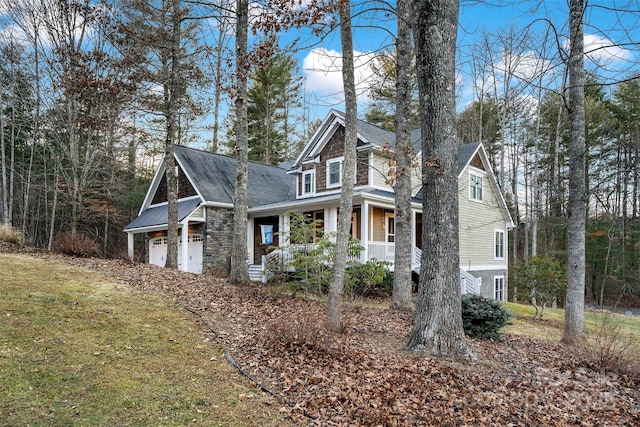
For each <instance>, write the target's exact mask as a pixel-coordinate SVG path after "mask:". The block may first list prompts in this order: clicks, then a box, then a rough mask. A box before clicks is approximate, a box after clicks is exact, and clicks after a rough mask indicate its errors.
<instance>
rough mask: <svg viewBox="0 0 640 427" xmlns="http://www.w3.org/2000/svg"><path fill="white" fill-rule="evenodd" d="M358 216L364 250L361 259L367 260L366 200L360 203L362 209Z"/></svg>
mask: <svg viewBox="0 0 640 427" xmlns="http://www.w3.org/2000/svg"><path fill="white" fill-rule="evenodd" d="M360 216H361V217H362V218H361V222H362V224H361V225H360V228H361V232H360V235H361V236H362V239H361V242H362V246H363V247H364V250H363V251H362V256H363V261H364V262H367V261H368V260H369V202H367V201H366V200H364V201H363V203H362V209H360Z"/></svg>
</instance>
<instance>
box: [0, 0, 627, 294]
mask: <svg viewBox="0 0 640 427" xmlns="http://www.w3.org/2000/svg"><path fill="white" fill-rule="evenodd" d="M276 3H277V7H276V5H275V4H276ZM369 3H370V6H365V5H364V3H363V4H360V3H356V2H354V3H353V5H352V7H353V8H355V9H357V10H358V13H356V14H354V15H355V16H357V17H358V18H353V19H360V21H358V22H359V23H360V24H362V22H363V18H362V17H363V16H365V15H366V16H368V17H369V18H370V21H368V22H375V21H374V20H375V19H376V17H378V18H379V19H380V20H381V21H386V18H384V19H383V17H384V16H386V15H385V14H388V13H395V11H394V10H393V9H390V8H389V6H386V5H385V4H383V3H379V4H378V3H376V2H369ZM258 6H259V7H263V8H264V10H269V9H268V8H269V7H271V8H273V10H277V8H278V7H279V8H283V9H284V8H288V10H289V12H290V14H286V13H280V14H279V15H278V16H279V19H280V20H277V19H274V15H273V14H269V13H264V14H263V15H262V19H260V17H256V16H253V17H252V18H251V20H250V26H251V29H250V32H251V31H252V30H253V38H252V41H251V43H250V49H249V50H250V52H249V53H248V63H249V66H248V69H247V70H246V73H247V77H248V92H247V100H248V102H247V107H248V108H247V116H248V135H249V151H248V156H249V159H251V160H257V161H262V162H267V163H271V164H279V163H280V162H282V161H285V160H287V159H292V158H294V157H295V156H296V155H297V154H298V152H299V150H300V148H301V146H302V145H303V144H304V143H305V142H306V141H307V139H308V137H309V135H311V134H312V132H313V130H314V129H315V127H316V126H317V125H318V123H317V120H313V119H316V117H314V115H313V108H312V103H311V102H310V100H309V97H310V95H309V94H308V93H307V92H305V90H304V78H303V76H302V74H301V72H300V70H299V67H298V65H297V61H296V60H294V57H293V54H294V52H296V50H297V49H301V47H300V46H299V45H295V44H291V43H286V44H285V43H282V42H280V34H281V32H283V31H291V28H295V25H297V24H300V23H301V22H303V21H304V20H306V21H304V22H312V23H313V31H314V34H315V36H316V37H317V39H318V40H322V38H323V37H325V36H326V35H327V34H330V33H332V32H334V31H337V29H336V28H337V26H336V23H335V20H333V21H332V20H331V19H322V20H320V19H312V18H310V16H309V14H311V13H312V12H309V10H311V9H308V10H307V12H304V13H307V15H304V13H303V12H302V11H300V10H296V9H295V8H294V7H293V6H292V5H290V4H288V3H287V2H286V1H283V2H270V4H269V5H266V4H256V5H255V6H254V7H258ZM463 6H465V7H469V8H472V7H473V4H472V2H468V4H467V5H464V2H463ZM0 11H1V12H2V15H1V17H0V19H1V21H0V22H1V24H0V26H1V27H2V28H3V31H2V33H1V36H0V222H1V223H4V224H9V225H11V226H13V227H15V228H16V229H18V230H20V231H21V232H22V233H23V235H24V236H25V238H26V240H27V242H28V243H29V244H30V245H34V246H40V247H46V248H49V249H52V248H54V247H55V245H56V242H58V241H61V240H64V239H65V238H69V237H68V236H73V237H74V238H75V236H77V235H78V234H81V235H83V236H86V237H88V238H89V239H90V240H91V241H92V242H94V243H95V245H96V246H95V247H96V249H97V251H98V252H99V254H101V255H103V256H109V257H118V256H125V254H126V235H125V234H124V233H123V232H122V229H123V228H124V226H125V225H126V224H127V223H128V222H129V221H130V220H131V219H132V218H134V217H135V216H136V215H137V212H138V209H139V207H140V205H141V203H142V199H143V197H144V195H145V192H146V190H147V186H148V184H149V182H150V180H151V178H152V176H153V173H154V171H155V166H156V165H157V162H158V160H159V158H160V157H161V155H162V153H163V152H164V144H165V138H166V135H165V131H166V127H165V123H166V121H167V117H168V114H169V104H170V102H169V101H170V98H171V97H170V96H169V95H170V89H172V87H171V85H170V78H171V76H172V75H173V76H174V77H176V76H178V80H177V86H173V90H174V91H175V90H176V88H177V90H178V91H179V92H180V96H179V102H178V104H177V106H176V108H177V122H178V124H177V127H176V138H175V142H176V143H179V144H184V145H191V146H196V147H199V148H203V149H206V150H211V151H215V152H221V153H227V154H231V155H233V154H234V152H235V149H234V146H235V123H236V121H235V111H234V107H233V106H234V102H235V88H236V76H237V72H236V71H235V68H234V67H235V47H234V42H235V35H234V29H235V21H234V20H235V13H236V12H235V3H225V2H217V3H216V2H206V1H205V2H197V3H196V2H193V3H192V2H186V1H180V2H177V7H176V4H173V3H172V2H168V1H162V2H160V1H158V2H150V1H143V0H120V1H118V0H113V1H103V2H94V1H78V0H72V1H56V0H44V1H38V2H35V1H30V0H19V1H9V0H0ZM329 12H330V13H334V12H335V11H334V10H331V11H329ZM329 12H327V16H330V13H329ZM497 13H499V12H497ZM618 13H619V14H624V13H627V14H634V13H635V14H639V13H640V12H639V11H638V10H635V9H634V8H633V7H630V6H628V5H627V6H626V7H622V8H621V9H620V10H619V11H618ZM176 16H177V17H178V21H179V22H180V25H181V38H180V40H179V51H178V55H179V58H180V61H179V63H180V67H179V69H176V70H173V69H172V67H171V49H170V47H171V43H169V41H170V38H171V34H172V31H171V30H172V25H173V23H174V22H175V21H176V20H175V17H176ZM538 18H540V19H538ZM542 18H543V17H542ZM542 18H541V17H533V16H532V19H531V21H532V23H533V22H534V20H536V19H537V20H538V21H539V20H541V19H542ZM542 20H543V19H542ZM624 23H625V21H624V20H622V19H619V20H618V21H617V22H616V23H615V24H616V25H618V26H620V27H621V29H624ZM356 27H357V25H356ZM565 27H566V26H565ZM565 27H554V26H552V25H547V26H546V27H540V26H533V25H531V26H527V27H523V28H515V27H513V26H511V27H505V28H497V29H493V30H491V31H489V30H486V31H483V32H481V35H480V36H479V37H477V38H476V39H475V41H474V42H473V43H472V45H466V46H460V47H459V54H458V55H459V58H458V62H459V63H465V64H467V65H468V64H471V66H469V67H467V68H466V69H467V70H468V71H467V72H468V73H469V75H468V76H466V77H467V80H468V81H472V82H474V83H473V84H472V89H473V93H474V100H473V101H472V102H470V103H469V104H467V105H466V106H465V107H464V108H462V109H460V111H459V116H458V124H457V131H458V135H459V139H460V142H471V141H481V142H483V143H484V144H485V146H486V148H487V150H488V152H489V156H490V160H491V162H492V167H493V169H494V172H495V173H496V176H497V178H498V182H499V184H500V186H501V187H502V189H503V191H504V192H505V194H506V195H507V201H508V204H509V206H510V209H511V213H512V216H513V218H514V221H515V223H516V224H517V228H516V229H515V230H513V232H512V233H510V261H511V262H512V263H518V262H521V261H523V260H527V259H528V258H529V257H531V256H535V255H549V256H551V257H553V258H555V259H557V260H560V261H562V262H565V261H566V258H567V252H566V251H567V246H566V241H567V239H566V236H567V230H566V223H567V215H568V197H569V194H568V191H567V187H568V179H569V175H568V170H569V169H568V142H569V121H568V114H567V108H566V104H567V101H566V96H565V95H566V92H567V79H566V75H567V47H566V46H564V45H563V43H562V39H563V36H566V34H568V29H567V28H565ZM541 28H543V29H541ZM628 30H629V31H627V38H626V39H620V40H615V41H613V38H612V39H611V40H609V41H610V44H609V45H608V46H603V45H598V46H595V45H594V46H592V47H591V48H590V47H589V46H587V47H585V55H586V56H587V59H588V60H589V61H590V62H589V64H590V65H589V67H587V68H588V76H587V79H586V82H585V114H586V134H585V140H586V146H587V150H586V153H585V154H586V170H587V176H586V185H587V191H588V194H589V198H588V207H587V226H586V232H587V234H586V236H587V237H586V238H587V241H586V288H587V298H588V300H589V301H593V302H602V301H601V300H602V299H604V302H605V303H608V304H613V303H616V302H617V301H618V299H619V298H620V297H624V298H623V299H622V300H621V303H624V304H632V303H637V302H638V301H639V300H640V298H639V297H640V219H639V214H640V200H639V192H640V188H639V184H640V102H639V101H640V79H639V74H638V73H639V72H638V68H637V64H636V63H635V62H632V61H631V62H630V61H627V63H626V65H625V67H626V68H624V69H623V70H622V71H618V72H615V73H613V74H612V73H611V68H610V67H608V65H609V64H608V63H607V61H608V60H607V58H605V57H604V55H603V54H602V53H603V51H604V52H606V49H612V48H614V47H616V48H618V49H621V50H625V51H628V52H633V53H634V54H636V53H637V51H638V40H633V36H632V35H633V33H632V32H631V31H630V30H631V28H628ZM393 31H395V29H393ZM598 31H599V34H604V35H607V34H608V32H607V31H608V29H606V28H600V29H598ZM395 57H396V55H395V49H394V47H393V46H381V47H380V51H378V52H377V56H376V59H375V61H374V62H373V65H374V66H373V68H374V70H375V73H374V75H373V76H372V78H371V79H370V80H369V84H368V85H369V92H368V99H369V102H368V103H366V105H365V106H364V108H362V109H361V111H362V114H361V116H362V118H363V119H365V120H367V121H369V122H371V123H374V124H377V125H379V126H381V127H383V128H386V129H390V130H395V121H394V117H395V108H396V95H395V75H394V73H395V67H396V64H395V62H396V61H395ZM534 57H535V60H532V58H534ZM628 57H634V56H633V55H630V56H628ZM411 91H412V93H413V95H412V99H413V101H412V104H411V105H413V106H414V107H413V108H412V111H414V112H416V114H414V115H410V117H409V118H408V121H409V124H410V125H411V127H417V126H418V125H419V123H418V116H417V86H415V87H413V88H412V89H411ZM204 118H206V120H205V119H204ZM461 232H463V230H462V231H461ZM511 294H512V295H515V293H514V292H512V293H511Z"/></svg>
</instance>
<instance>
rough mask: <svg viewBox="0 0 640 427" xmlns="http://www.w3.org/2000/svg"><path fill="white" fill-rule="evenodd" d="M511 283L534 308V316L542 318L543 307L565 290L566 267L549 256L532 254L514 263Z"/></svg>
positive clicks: (559, 296) (559, 297)
mask: <svg viewBox="0 0 640 427" xmlns="http://www.w3.org/2000/svg"><path fill="white" fill-rule="evenodd" d="M511 283H512V284H513V286H515V287H517V288H518V290H519V291H520V292H519V293H520V296H522V297H524V298H527V299H528V300H529V302H530V303H531V305H533V307H534V308H535V309H536V314H535V315H534V317H540V318H541V319H542V315H543V314H544V309H545V308H546V307H547V306H549V305H550V304H551V303H553V301H558V300H560V299H561V298H562V296H563V295H564V294H565V292H566V289H567V280H566V267H565V265H564V264H562V263H561V262H560V261H558V260H555V259H553V258H551V257H549V256H543V255H538V256H534V257H531V258H530V259H529V260H528V261H523V262H520V263H519V264H517V265H516V267H515V269H514V271H513V278H512V281H511ZM538 304H540V305H541V307H538Z"/></svg>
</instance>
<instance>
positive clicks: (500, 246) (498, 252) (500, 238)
mask: <svg viewBox="0 0 640 427" xmlns="http://www.w3.org/2000/svg"><path fill="white" fill-rule="evenodd" d="M493 235H494V246H495V252H494V254H493V255H494V257H495V259H504V231H502V230H495V232H494V233H493Z"/></svg>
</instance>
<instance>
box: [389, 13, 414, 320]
mask: <svg viewBox="0 0 640 427" xmlns="http://www.w3.org/2000/svg"><path fill="white" fill-rule="evenodd" d="M396 13H397V15H398V35H397V38H396V55H397V58H396V145H395V150H394V151H395V156H396V179H395V197H396V206H395V208H396V210H395V227H396V229H395V243H394V244H395V256H394V274H393V295H392V299H391V306H392V307H393V308H396V309H400V310H409V309H411V287H412V284H411V250H412V243H411V226H412V224H411V219H412V218H411V217H412V215H411V155H412V151H411V138H410V134H409V132H410V129H409V125H408V123H407V122H408V120H407V119H408V117H409V114H410V109H411V86H410V85H411V82H410V80H409V79H410V77H409V73H410V68H411V33H410V20H411V5H410V4H409V0H398V1H397V5H396Z"/></svg>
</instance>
